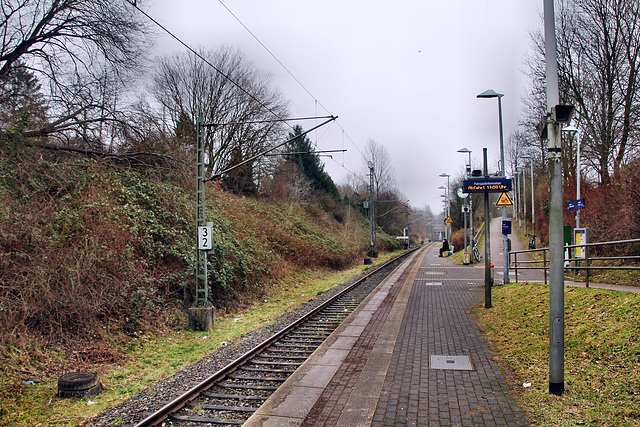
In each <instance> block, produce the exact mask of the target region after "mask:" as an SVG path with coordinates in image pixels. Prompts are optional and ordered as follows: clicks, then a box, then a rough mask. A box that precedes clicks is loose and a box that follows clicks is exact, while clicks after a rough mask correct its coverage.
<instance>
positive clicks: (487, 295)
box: [482, 148, 493, 308]
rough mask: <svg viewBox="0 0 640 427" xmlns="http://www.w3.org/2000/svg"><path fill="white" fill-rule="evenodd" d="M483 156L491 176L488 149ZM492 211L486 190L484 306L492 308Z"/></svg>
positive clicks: (486, 172) (485, 171) (486, 168)
mask: <svg viewBox="0 0 640 427" xmlns="http://www.w3.org/2000/svg"><path fill="white" fill-rule="evenodd" d="M482 157H483V164H484V176H485V178H488V177H489V172H488V167H487V149H486V148H483V149H482ZM490 216H491V212H490V208H489V192H488V191H485V192H484V308H491V286H492V285H493V281H492V280H491V238H490V237H491V233H490V231H489V229H490V224H491V218H490Z"/></svg>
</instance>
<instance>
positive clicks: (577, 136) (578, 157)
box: [562, 126, 580, 228]
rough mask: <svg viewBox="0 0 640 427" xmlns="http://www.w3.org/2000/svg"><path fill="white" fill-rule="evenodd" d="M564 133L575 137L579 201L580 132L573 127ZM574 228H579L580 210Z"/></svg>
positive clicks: (577, 194)
mask: <svg viewBox="0 0 640 427" xmlns="http://www.w3.org/2000/svg"><path fill="white" fill-rule="evenodd" d="M562 130H563V131H564V132H567V133H571V134H575V135H576V145H577V159H576V200H580V131H579V130H578V128H577V127H575V126H567V127H565V128H564V129H562ZM576 228H580V209H578V210H576Z"/></svg>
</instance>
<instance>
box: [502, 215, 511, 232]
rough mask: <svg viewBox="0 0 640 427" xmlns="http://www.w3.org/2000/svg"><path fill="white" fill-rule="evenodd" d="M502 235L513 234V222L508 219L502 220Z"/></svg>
mask: <svg viewBox="0 0 640 427" xmlns="http://www.w3.org/2000/svg"><path fill="white" fill-rule="evenodd" d="M502 234H511V221H509V220H508V219H503V220H502Z"/></svg>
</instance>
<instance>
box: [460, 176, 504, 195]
mask: <svg viewBox="0 0 640 427" xmlns="http://www.w3.org/2000/svg"><path fill="white" fill-rule="evenodd" d="M462 191H463V192H464V193H482V192H485V191H487V192H489V193H505V192H507V191H511V179H509V178H496V177H493V178H471V179H465V180H464V183H463V185H462Z"/></svg>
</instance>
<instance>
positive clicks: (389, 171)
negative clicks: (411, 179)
mask: <svg viewBox="0 0 640 427" xmlns="http://www.w3.org/2000/svg"><path fill="white" fill-rule="evenodd" d="M364 161H365V167H366V168H367V173H368V170H369V169H368V164H369V163H372V164H373V181H374V185H375V192H376V193H377V194H381V193H385V192H390V193H394V192H396V172H395V170H394V169H393V166H392V165H391V155H390V154H389V151H387V149H386V148H385V147H384V145H381V144H378V143H377V142H376V141H375V139H369V141H368V142H367V145H366V146H365V147H364Z"/></svg>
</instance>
